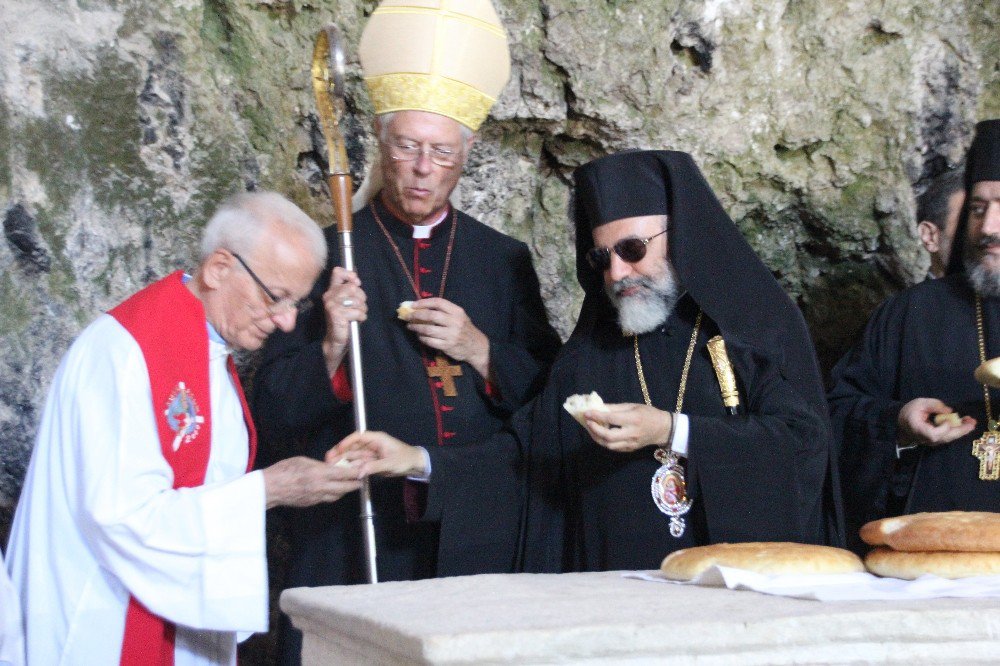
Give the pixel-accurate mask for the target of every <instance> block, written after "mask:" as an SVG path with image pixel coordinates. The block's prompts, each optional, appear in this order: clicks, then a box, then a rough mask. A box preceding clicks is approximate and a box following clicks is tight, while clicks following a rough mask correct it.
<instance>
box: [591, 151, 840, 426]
mask: <svg viewBox="0 0 1000 666" xmlns="http://www.w3.org/2000/svg"><path fill="white" fill-rule="evenodd" d="M574 175H575V180H576V220H575V223H576V266H577V269H576V270H577V279H578V280H579V281H580V286H582V287H583V289H584V292H586V297H585V300H584V305H583V310H582V311H581V313H580V324H581V325H585V326H586V325H587V322H592V321H594V320H595V319H597V318H600V317H603V316H608V314H609V308H611V305H610V302H609V301H608V299H607V297H606V296H605V295H604V290H603V284H604V277H603V275H602V274H601V273H598V272H597V271H595V270H593V269H592V268H591V267H590V265H589V264H588V263H587V260H586V254H587V251H588V250H590V249H591V248H592V247H593V246H594V240H593V235H592V232H593V229H594V228H596V227H598V226H601V225H603V224H607V223H608V222H613V221H614V220H619V219H622V218H627V217H636V216H639V215H663V214H666V215H667V216H668V217H669V222H668V226H669V231H668V232H667V237H668V239H669V242H668V248H669V249H668V253H669V258H670V262H671V263H672V264H673V266H674V269H675V270H676V271H677V276H678V279H679V280H680V283H681V287H682V288H683V289H685V290H686V291H687V292H688V293H689V294H690V295H691V297H692V298H693V299H694V300H695V302H696V303H697V304H698V305H699V306H700V307H701V308H702V310H704V312H705V314H707V315H708V316H709V317H710V318H711V319H712V320H713V321H714V322H715V323H716V324H717V325H718V326H719V330H720V331H722V334H723V336H724V337H729V336H736V338H738V339H739V340H740V341H741V342H742V343H744V344H747V345H750V346H751V347H753V348H754V349H755V350H756V351H757V352H759V353H763V354H766V355H768V356H770V357H771V358H772V359H774V360H775V362H777V363H778V364H779V365H780V366H781V367H782V369H783V372H784V373H785V376H786V377H787V378H788V379H789V381H791V382H792V383H793V385H794V386H795V387H796V389H797V390H798V391H799V392H800V394H801V395H803V396H804V397H806V399H808V400H809V402H810V403H811V404H812V405H813V406H814V407H815V408H816V409H817V411H818V412H819V413H821V414H824V413H825V410H826V398H825V396H824V394H823V383H822V380H821V378H820V373H819V366H818V364H817V362H816V355H815V352H814V350H813V346H812V341H811V339H810V337H809V332H808V330H807V329H806V325H805V321H804V320H803V318H802V314H801V312H799V309H798V307H796V306H795V304H794V303H793V302H792V301H791V299H790V298H789V297H788V295H787V294H786V293H785V292H784V290H783V289H782V288H781V285H779V284H778V281H777V280H775V279H774V276H773V275H772V274H771V272H770V271H769V270H768V269H767V267H766V266H765V265H764V264H763V262H761V260H760V258H759V257H758V256H757V254H756V253H755V252H754V251H753V249H752V248H751V247H750V245H749V244H748V243H747V242H746V239H744V238H743V236H742V234H741V233H740V231H739V229H737V228H736V225H735V224H733V221H732V220H731V219H729V216H728V215H727V214H726V212H725V211H724V210H723V208H722V205H721V204H720V203H719V200H718V199H717V198H716V197H715V194H714V193H713V192H712V189H711V187H710V186H709V185H708V182H707V181H706V180H705V178H704V177H703V176H702V174H701V171H700V170H699V169H698V167H697V165H696V164H695V163H694V160H693V159H692V158H691V156H690V155H688V154H687V153H682V152H676V151H667V150H647V151H627V152H621V153H615V154H613V155H608V156H607V157H602V158H599V159H597V160H594V161H592V162H589V163H587V164H585V165H583V166H581V167H580V168H578V169H577V170H576V173H575V174H574ZM578 328H579V326H578Z"/></svg>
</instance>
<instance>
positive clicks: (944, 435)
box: [897, 398, 976, 446]
mask: <svg viewBox="0 0 1000 666" xmlns="http://www.w3.org/2000/svg"><path fill="white" fill-rule="evenodd" d="M897 423H898V425H899V436H898V439H899V443H900V444H921V445H923V446H940V445H941V444H947V443H949V442H954V441H955V440H956V439H960V438H962V437H965V436H966V435H968V434H969V433H970V432H972V431H973V429H975V427H976V419H974V418H972V417H971V416H962V417H959V416H958V414H956V413H955V412H954V410H952V408H951V407H949V406H948V405H946V404H944V403H943V402H941V401H940V400H938V399H936V398H915V399H913V400H911V401H909V402H908V403H906V404H905V405H903V407H902V408H901V409H900V410H899V416H898V417H897Z"/></svg>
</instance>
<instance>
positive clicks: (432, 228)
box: [371, 196, 451, 239]
mask: <svg viewBox="0 0 1000 666" xmlns="http://www.w3.org/2000/svg"><path fill="white" fill-rule="evenodd" d="M371 204H372V205H374V206H375V210H376V211H377V212H378V216H379V218H380V219H381V220H382V221H383V222H384V223H385V225H386V228H388V229H389V231H391V232H392V235H393V236H396V237H401V236H402V237H406V238H414V239H423V238H430V237H431V236H435V235H437V234H438V232H440V231H441V230H442V229H444V228H446V227H447V225H445V224H441V223H442V222H444V221H446V220H447V219H448V214H449V213H450V212H451V205H450V204H449V205H448V206H445V209H444V210H443V211H442V212H441V216H440V217H439V218H437V219H436V220H435V221H434V222H432V223H431V224H422V225H415V224H410V223H409V222H405V221H403V220H401V219H399V218H398V217H396V215H395V214H394V213H393V212H392V210H391V209H390V208H389V207H388V206H386V205H385V203H384V202H383V201H382V197H381V196H376V197H375V198H374V199H372V201H371ZM421 233H422V234H426V235H418V234H421Z"/></svg>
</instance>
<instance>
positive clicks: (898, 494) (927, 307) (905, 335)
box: [828, 120, 1000, 551]
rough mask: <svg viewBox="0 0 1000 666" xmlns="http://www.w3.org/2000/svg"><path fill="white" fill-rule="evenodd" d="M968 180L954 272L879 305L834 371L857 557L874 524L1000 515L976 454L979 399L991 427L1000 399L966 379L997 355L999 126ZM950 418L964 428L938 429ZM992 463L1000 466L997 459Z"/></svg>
mask: <svg viewBox="0 0 1000 666" xmlns="http://www.w3.org/2000/svg"><path fill="white" fill-rule="evenodd" d="M965 182H966V207H965V210H964V211H963V212H962V216H961V218H960V222H959V228H958V231H957V232H956V234H955V243H954V245H953V249H952V254H951V263H950V268H949V274H948V275H947V276H945V277H943V278H941V279H939V280H929V281H926V282H922V283H920V284H916V285H914V286H912V287H910V288H908V289H905V290H904V291H902V292H900V293H899V294H897V295H896V296H893V297H891V298H889V299H888V300H887V301H885V302H884V303H883V304H882V305H880V306H879V307H878V309H876V311H875V312H874V314H873V315H872V317H871V319H870V320H869V322H868V325H867V326H866V327H865V330H864V333H863V334H862V336H861V338H860V339H859V340H858V342H857V343H856V345H855V346H854V348H853V349H851V351H849V352H848V353H847V354H846V355H845V356H844V358H842V359H841V360H840V362H839V363H838V364H837V365H836V367H835V368H834V370H833V376H832V379H833V387H832V389H831V390H830V392H829V395H828V397H829V402H830V414H831V419H832V422H833V426H834V433H835V437H837V438H838V440H839V441H840V442H841V448H842V452H841V474H842V477H841V478H842V481H843V496H844V505H845V512H846V519H847V530H848V542H849V544H850V545H851V547H852V548H854V549H856V550H859V551H861V550H863V549H864V544H862V543H861V542H860V540H859V539H858V537H857V530H858V528H859V527H860V526H861V525H863V524H864V523H866V522H868V521H870V520H876V519H878V518H884V517H886V516H889V515H898V514H900V513H917V512H921V511H957V510H960V511H1000V480H985V479H982V478H980V471H981V467H982V466H983V465H984V464H987V463H984V461H983V459H982V458H980V457H976V456H974V455H973V443H974V441H976V440H978V439H979V438H981V437H982V436H983V433H984V431H985V430H987V427H988V423H987V420H988V419H987V402H986V400H985V399H984V390H988V391H989V396H990V401H989V406H990V411H991V412H992V417H993V419H996V418H998V414H1000V391H997V390H996V389H994V388H990V389H986V387H984V385H983V384H980V383H978V382H977V381H976V380H975V378H974V376H973V372H974V371H975V369H976V368H977V367H978V366H979V365H980V363H981V362H982V360H983V359H984V358H985V359H989V358H993V357H996V356H1000V256H998V255H1000V120H990V121H984V122H982V123H979V125H977V128H976V137H975V139H974V141H973V144H972V147H971V148H970V150H969V156H968V158H967V160H966V171H965ZM977 302H978V303H980V304H981V313H982V335H980V333H979V330H978V329H979V326H978V324H977ZM980 338H981V339H982V345H983V349H982V353H981V352H980ZM949 413H954V414H956V415H958V416H960V417H961V419H960V420H959V421H958V422H957V423H949V422H943V423H940V424H935V423H934V417H935V416H936V415H939V414H949ZM983 455H984V456H988V452H984V453H983ZM993 456H995V457H996V458H997V460H996V462H995V463H994V464H995V465H1000V451H995V452H994V453H993ZM987 462H988V461H987ZM994 479H996V477H994Z"/></svg>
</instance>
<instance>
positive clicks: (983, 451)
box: [972, 294, 1000, 481]
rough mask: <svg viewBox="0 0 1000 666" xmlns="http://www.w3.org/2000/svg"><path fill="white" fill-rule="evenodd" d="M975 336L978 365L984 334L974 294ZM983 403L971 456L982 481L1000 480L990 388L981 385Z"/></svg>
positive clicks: (998, 437)
mask: <svg viewBox="0 0 1000 666" xmlns="http://www.w3.org/2000/svg"><path fill="white" fill-rule="evenodd" d="M976 335H977V336H978V342H979V363H980V364H982V363H985V362H986V334H985V332H984V328H983V299H982V298H981V297H980V296H979V294H976ZM983 402H985V403H986V431H985V432H983V435H982V437H980V438H979V439H977V440H975V441H974V442H972V455H973V456H974V457H976V458H978V459H979V478H980V479H981V480H983V481H997V480H1000V431H998V430H997V423H996V422H995V421H994V420H993V403H992V402H991V401H990V387H989V386H988V385H986V384H983Z"/></svg>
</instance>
